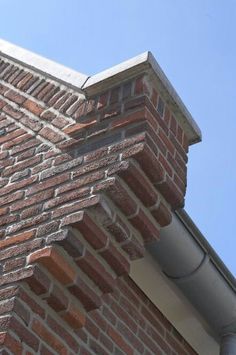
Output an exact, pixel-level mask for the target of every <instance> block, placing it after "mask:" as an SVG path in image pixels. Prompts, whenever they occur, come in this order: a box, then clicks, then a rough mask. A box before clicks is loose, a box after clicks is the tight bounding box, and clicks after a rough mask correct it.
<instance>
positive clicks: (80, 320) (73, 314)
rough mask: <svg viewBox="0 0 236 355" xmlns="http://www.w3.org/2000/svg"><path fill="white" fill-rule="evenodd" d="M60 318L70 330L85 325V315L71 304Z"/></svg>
mask: <svg viewBox="0 0 236 355" xmlns="http://www.w3.org/2000/svg"><path fill="white" fill-rule="evenodd" d="M61 317H62V318H63V319H64V321H65V322H67V323H68V324H69V326H70V327H71V328H72V329H78V328H81V327H83V326H84V325H85V315H84V314H82V313H81V310H80V309H79V308H78V307H76V306H75V305H74V304H72V303H71V304H70V305H69V307H68V309H67V310H66V311H65V312H63V313H61Z"/></svg>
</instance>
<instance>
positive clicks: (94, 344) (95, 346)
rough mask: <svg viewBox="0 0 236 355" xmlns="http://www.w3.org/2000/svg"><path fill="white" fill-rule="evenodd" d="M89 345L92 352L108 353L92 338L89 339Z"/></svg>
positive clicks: (104, 354)
mask: <svg viewBox="0 0 236 355" xmlns="http://www.w3.org/2000/svg"><path fill="white" fill-rule="evenodd" d="M89 346H90V349H91V350H92V352H93V353H94V354H100V355H109V353H108V352H107V351H105V349H103V348H102V347H101V345H99V343H98V342H96V341H95V340H93V339H90V341H89Z"/></svg>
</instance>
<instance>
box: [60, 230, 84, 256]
mask: <svg viewBox="0 0 236 355" xmlns="http://www.w3.org/2000/svg"><path fill="white" fill-rule="evenodd" d="M58 244H59V245H61V246H62V247H63V249H64V250H66V252H67V253H68V254H69V255H70V256H71V257H72V258H78V257H80V256H82V255H83V254H84V245H83V244H82V242H81V241H80V239H79V238H78V236H77V234H75V233H74V232H73V230H70V229H68V230H67V233H66V236H65V237H64V238H63V239H62V240H60V241H58Z"/></svg>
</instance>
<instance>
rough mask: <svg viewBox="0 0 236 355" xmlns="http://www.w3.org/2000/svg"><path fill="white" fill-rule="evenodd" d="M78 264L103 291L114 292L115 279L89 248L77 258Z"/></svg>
mask: <svg viewBox="0 0 236 355" xmlns="http://www.w3.org/2000/svg"><path fill="white" fill-rule="evenodd" d="M76 264H77V265H78V266H79V268H80V269H82V270H83V272H84V273H85V274H86V275H87V276H88V277H90V278H91V279H92V280H93V281H94V283H95V284H96V285H97V286H98V287H99V288H100V289H101V290H102V291H103V292H105V293H106V292H112V291H113V289H114V287H115V280H114V279H113V277H112V276H111V275H110V274H109V273H108V272H107V270H106V269H105V267H104V266H103V265H102V264H101V263H100V262H99V260H98V259H97V258H96V257H94V256H93V255H92V254H91V253H90V252H89V251H88V250H86V252H85V254H84V255H83V256H82V257H80V258H79V259H78V260H76Z"/></svg>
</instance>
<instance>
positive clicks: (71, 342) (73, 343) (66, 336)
mask: <svg viewBox="0 0 236 355" xmlns="http://www.w3.org/2000/svg"><path fill="white" fill-rule="evenodd" d="M47 325H48V326H49V327H50V328H51V329H52V331H53V332H55V333H56V334H57V335H58V336H59V337H60V338H61V339H63V340H64V341H65V342H66V344H67V345H68V346H69V347H70V349H72V351H73V352H74V353H75V354H77V353H78V349H79V344H78V342H77V340H76V338H75V337H73V334H70V333H69V332H68V331H67V330H66V329H65V327H64V326H63V325H61V324H59V323H58V322H57V321H56V320H55V319H53V318H52V317H51V316H48V317H47Z"/></svg>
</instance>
